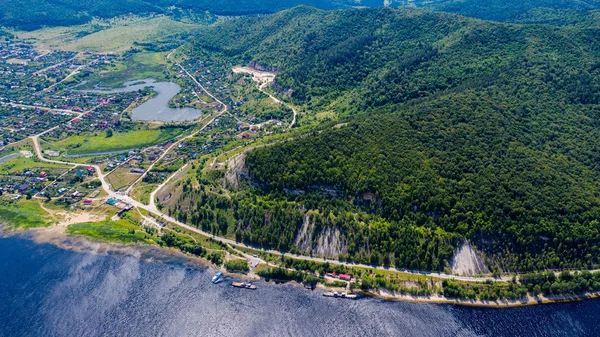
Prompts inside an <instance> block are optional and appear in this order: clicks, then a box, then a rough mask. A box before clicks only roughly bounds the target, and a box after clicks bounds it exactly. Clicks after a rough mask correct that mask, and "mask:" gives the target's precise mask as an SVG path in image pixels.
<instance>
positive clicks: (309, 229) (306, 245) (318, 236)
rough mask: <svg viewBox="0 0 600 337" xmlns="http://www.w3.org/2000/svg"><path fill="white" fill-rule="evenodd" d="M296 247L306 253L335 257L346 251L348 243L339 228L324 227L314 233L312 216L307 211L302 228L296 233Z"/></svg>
mask: <svg viewBox="0 0 600 337" xmlns="http://www.w3.org/2000/svg"><path fill="white" fill-rule="evenodd" d="M295 244H296V247H298V249H299V250H301V251H302V252H304V253H306V254H312V255H316V256H323V257H330V258H337V257H338V255H339V254H340V253H343V254H345V253H347V252H348V243H347V242H346V240H345V238H344V237H343V235H341V233H340V231H339V229H337V228H333V227H326V228H325V229H322V230H320V231H318V232H316V233H315V222H314V217H312V216H311V214H310V213H307V214H306V215H305V217H304V223H303V224H302V228H300V230H299V231H298V234H296V239H295Z"/></svg>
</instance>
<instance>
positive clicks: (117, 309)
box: [0, 236, 600, 336]
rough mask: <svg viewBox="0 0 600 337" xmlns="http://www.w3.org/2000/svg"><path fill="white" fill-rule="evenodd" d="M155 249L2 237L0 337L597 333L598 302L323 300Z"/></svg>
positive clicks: (307, 293) (306, 291) (578, 334)
mask: <svg viewBox="0 0 600 337" xmlns="http://www.w3.org/2000/svg"><path fill="white" fill-rule="evenodd" d="M211 277H212V272H211V271H210V270H204V269H203V267H201V266H199V265H190V263H189V261H186V260H185V259H183V258H180V257H176V256H172V255H167V254H166V253H164V252H162V251H160V250H158V249H155V250H154V251H152V250H150V251H148V252H146V253H144V254H143V255H141V256H137V257H136V256H133V255H127V254H98V253H82V252H75V251H70V250H63V249H61V248H58V247H56V246H53V245H48V244H36V243H34V242H33V241H30V240H28V239H24V238H20V237H15V236H13V237H8V238H0V336H326V335H337V336H598V335H600V330H599V329H598V328H600V323H599V321H598V317H600V316H599V314H600V301H598V300H586V301H582V302H576V303H566V304H553V305H539V306H532V307H523V308H515V309H484V308H470V307H460V306H452V305H434V304H415V303H406V302H386V301H381V300H376V299H369V298H365V299H360V300H356V301H351V300H341V299H333V298H325V297H322V296H320V293H319V292H318V291H309V290H305V289H303V288H300V287H296V286H292V285H273V284H270V283H264V282H262V283H261V282H259V283H258V285H259V289H258V290H255V291H250V290H243V289H237V288H232V287H230V286H228V285H227V284H226V283H221V284H219V285H214V284H212V283H211V282H210V279H211Z"/></svg>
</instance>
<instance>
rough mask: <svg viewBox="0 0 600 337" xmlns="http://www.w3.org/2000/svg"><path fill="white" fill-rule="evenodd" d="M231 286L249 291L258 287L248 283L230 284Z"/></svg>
mask: <svg viewBox="0 0 600 337" xmlns="http://www.w3.org/2000/svg"><path fill="white" fill-rule="evenodd" d="M231 285H232V286H234V287H236V288H244V289H250V290H256V289H257V288H258V287H257V286H255V285H254V284H252V283H250V282H231Z"/></svg>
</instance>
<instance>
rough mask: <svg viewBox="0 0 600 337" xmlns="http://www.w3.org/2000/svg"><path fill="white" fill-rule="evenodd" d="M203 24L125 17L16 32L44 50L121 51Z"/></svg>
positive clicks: (167, 18) (157, 18) (168, 19)
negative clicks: (135, 43) (136, 44)
mask: <svg viewBox="0 0 600 337" xmlns="http://www.w3.org/2000/svg"><path fill="white" fill-rule="evenodd" d="M201 26H202V25H199V24H190V23H183V22H178V21H174V20H172V19H171V18H169V17H166V16H162V15H159V16H154V17H139V16H127V17H118V18H113V19H110V20H95V21H92V22H91V23H88V24H84V25H79V26H72V27H55V28H44V29H39V30H35V31H32V32H17V33H16V35H17V36H18V37H19V38H21V39H34V40H35V41H36V42H37V44H38V45H40V46H41V47H43V48H51V49H60V50H72V51H90V52H99V53H105V52H124V51H127V50H129V49H131V48H132V47H133V46H134V42H138V43H151V42H154V41H156V40H158V39H166V38H168V37H170V36H175V35H177V34H181V33H188V32H192V31H194V30H196V29H198V28H199V27H201Z"/></svg>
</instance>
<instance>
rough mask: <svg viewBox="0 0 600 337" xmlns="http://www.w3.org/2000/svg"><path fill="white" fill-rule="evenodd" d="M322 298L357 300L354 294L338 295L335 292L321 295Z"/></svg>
mask: <svg viewBox="0 0 600 337" xmlns="http://www.w3.org/2000/svg"><path fill="white" fill-rule="evenodd" d="M323 296H325V297H335V298H347V299H350V300H355V299H357V298H358V295H356V294H348V293H338V292H337V291H334V292H327V293H323Z"/></svg>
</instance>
